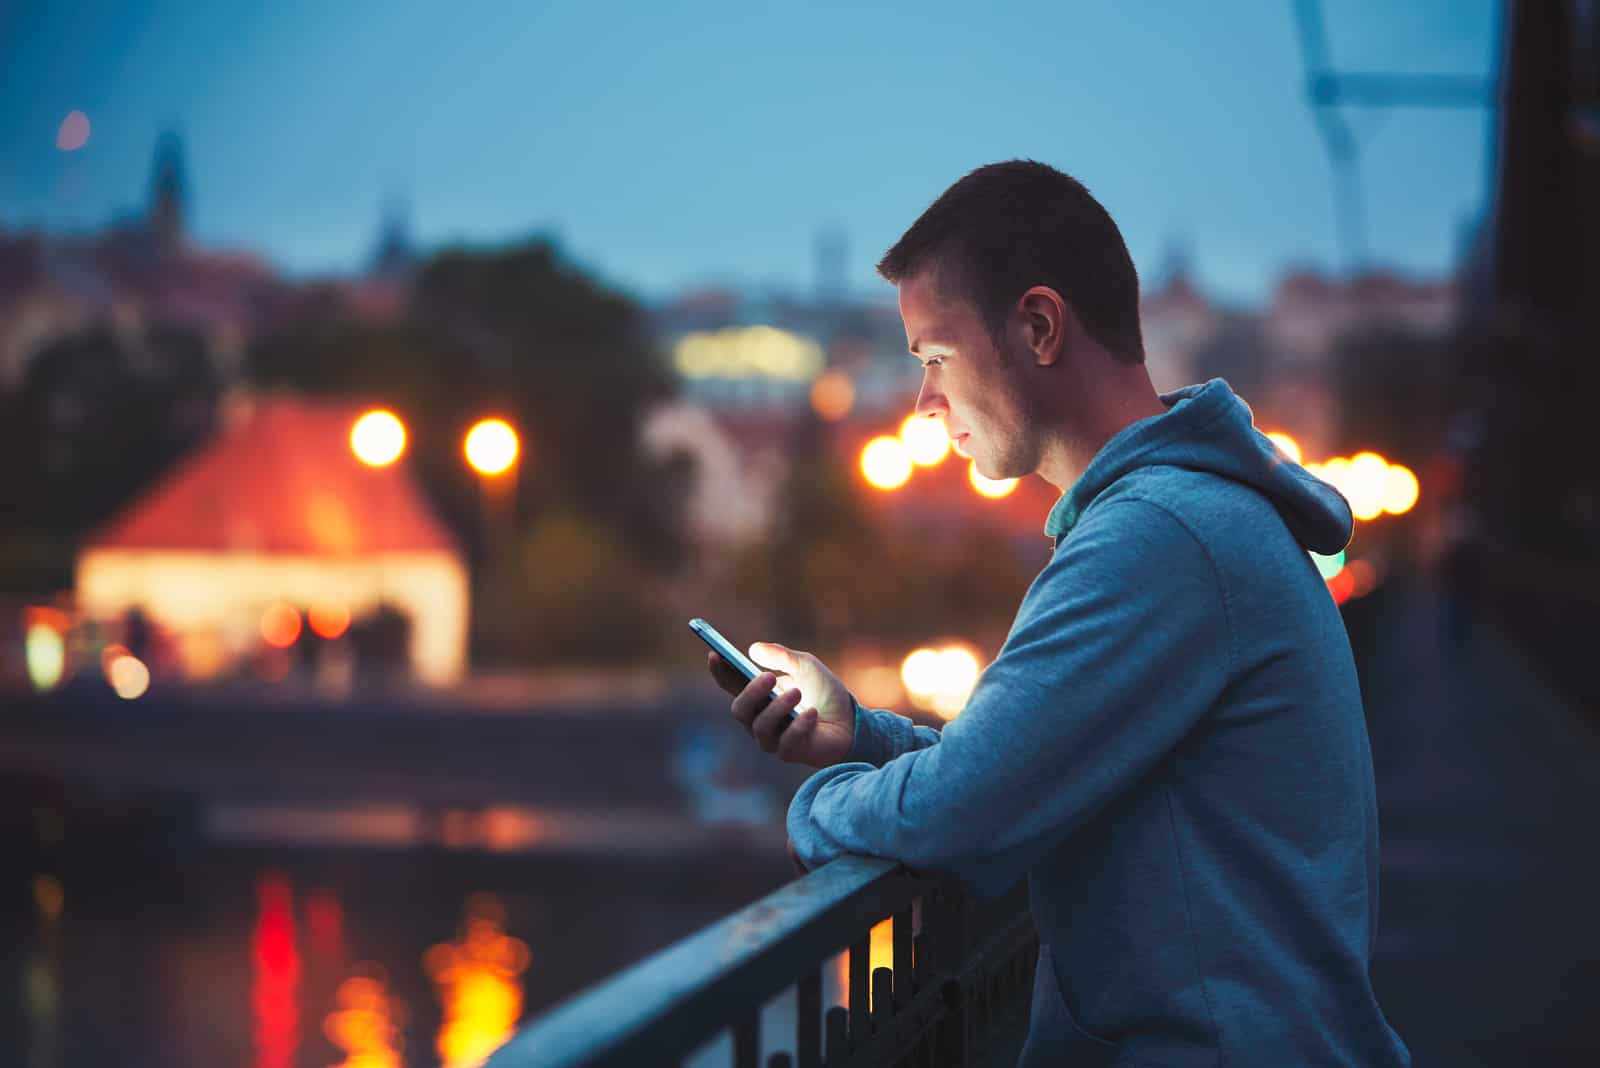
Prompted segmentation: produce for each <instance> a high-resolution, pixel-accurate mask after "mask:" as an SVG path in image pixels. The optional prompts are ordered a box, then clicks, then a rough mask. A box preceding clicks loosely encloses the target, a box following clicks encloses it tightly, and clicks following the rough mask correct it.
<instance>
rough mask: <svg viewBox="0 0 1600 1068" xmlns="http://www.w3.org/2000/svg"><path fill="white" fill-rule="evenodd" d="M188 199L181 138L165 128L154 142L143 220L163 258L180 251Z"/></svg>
mask: <svg viewBox="0 0 1600 1068" xmlns="http://www.w3.org/2000/svg"><path fill="white" fill-rule="evenodd" d="M188 199H189V189H188V180H187V177H186V172H185V166H184V156H183V139H182V138H181V137H180V136H179V135H178V133H177V131H175V130H168V131H166V132H165V133H163V134H162V135H161V139H160V140H159V141H157V142H156V155H155V163H154V165H153V167H152V169H151V176H150V213H149V215H148V217H147V219H146V221H145V228H146V229H147V231H148V232H149V235H150V238H151V240H152V241H153V243H154V246H155V251H156V253H157V255H158V256H160V257H161V258H163V259H171V258H174V257H176V256H177V255H179V254H180V253H181V252H182V250H183V244H184V240H185V238H186V233H185V229H184V213H185V208H186V205H187V202H188Z"/></svg>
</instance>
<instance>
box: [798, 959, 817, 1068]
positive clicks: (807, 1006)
mask: <svg viewBox="0 0 1600 1068" xmlns="http://www.w3.org/2000/svg"><path fill="white" fill-rule="evenodd" d="M795 995H796V997H795V1000H796V1006H795V1036H794V1054H795V1060H796V1061H797V1062H798V1063H799V1068H820V1066H821V1064H822V970H821V969H820V968H813V969H811V970H810V971H809V972H807V973H806V974H804V975H802V976H801V977H800V982H799V983H797V984H795Z"/></svg>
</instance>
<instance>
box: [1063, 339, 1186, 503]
mask: <svg viewBox="0 0 1600 1068" xmlns="http://www.w3.org/2000/svg"><path fill="white" fill-rule="evenodd" d="M1102 385H1103V386H1104V388H1102V389H1097V390H1094V391H1092V394H1091V395H1092V396H1093V400H1092V401H1091V402H1089V403H1086V404H1083V405H1081V407H1080V408H1079V410H1076V411H1074V412H1072V413H1071V416H1070V417H1069V418H1067V419H1064V420H1063V421H1062V424H1061V425H1062V432H1061V433H1060V434H1059V435H1057V436H1056V437H1055V438H1054V439H1053V440H1051V441H1050V442H1048V443H1047V444H1046V447H1045V450H1044V456H1043V457H1042V458H1041V461H1040V463H1039V476H1040V477H1041V478H1043V479H1044V480H1045V481H1046V482H1048V483H1050V484H1051V485H1052V486H1055V487H1056V488H1057V489H1058V490H1060V491H1061V492H1063V493H1065V492H1066V491H1067V490H1068V489H1070V488H1071V487H1072V484H1073V483H1074V482H1077V481H1078V479H1079V478H1081V477H1082V475H1083V472H1084V470H1085V469H1086V468H1087V467H1088V466H1089V463H1090V461H1092V460H1093V459H1094V458H1095V456H1096V455H1098V454H1099V452H1100V450H1101V449H1103V448H1105V444H1106V442H1108V441H1110V440H1111V439H1112V438H1114V437H1116V436H1117V434H1119V433H1120V432H1122V431H1123V430H1125V429H1126V428H1128V427H1130V426H1132V425H1133V424H1134V423H1137V422H1138V421H1139V420H1141V419H1148V418H1149V417H1151V416H1153V415H1162V414H1165V412H1166V410H1167V407H1166V405H1164V404H1162V403H1161V398H1160V396H1159V395H1157V393H1156V391H1155V387H1154V386H1152V385H1151V384H1150V377H1149V375H1148V373H1147V372H1146V371H1145V369H1144V367H1143V365H1140V366H1137V367H1126V368H1117V369H1116V370H1115V371H1113V372H1111V373H1110V374H1109V375H1108V376H1107V379H1106V380H1105V381H1104V382H1103V383H1102Z"/></svg>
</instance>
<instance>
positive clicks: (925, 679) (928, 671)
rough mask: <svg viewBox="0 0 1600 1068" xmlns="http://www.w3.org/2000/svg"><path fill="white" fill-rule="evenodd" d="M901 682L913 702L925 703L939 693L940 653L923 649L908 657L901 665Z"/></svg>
mask: <svg viewBox="0 0 1600 1068" xmlns="http://www.w3.org/2000/svg"><path fill="white" fill-rule="evenodd" d="M900 681H901V682H902V683H904V684H905V688H906V693H908V694H910V695H911V699H912V700H913V701H925V700H928V699H930V698H932V697H933V695H934V694H936V693H938V692H939V653H938V651H937V650H934V649H929V648H927V647H923V648H920V649H914V650H912V651H911V652H910V653H909V654H907V655H906V658H905V660H904V661H903V662H902V663H901V665H900Z"/></svg>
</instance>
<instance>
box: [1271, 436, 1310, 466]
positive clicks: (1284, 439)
mask: <svg viewBox="0 0 1600 1068" xmlns="http://www.w3.org/2000/svg"><path fill="white" fill-rule="evenodd" d="M1267 438H1268V439H1269V440H1270V441H1271V442H1272V443H1273V444H1274V445H1276V446H1277V447H1278V451H1279V452H1281V453H1283V454H1284V455H1285V456H1287V457H1288V458H1289V459H1290V460H1291V461H1293V462H1294V463H1299V462H1300V461H1301V459H1302V454H1301V452H1300V443H1299V442H1298V441H1295V440H1294V438H1291V437H1290V436H1289V435H1288V434H1285V433H1283V432H1282V431H1281V430H1274V431H1271V432H1270V433H1268V434H1267Z"/></svg>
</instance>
